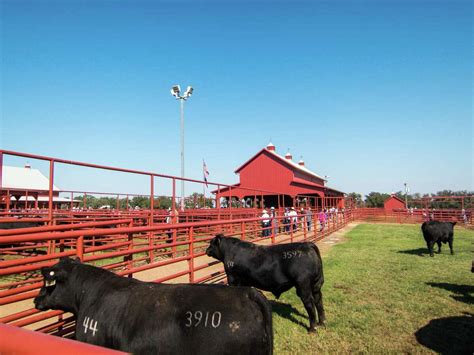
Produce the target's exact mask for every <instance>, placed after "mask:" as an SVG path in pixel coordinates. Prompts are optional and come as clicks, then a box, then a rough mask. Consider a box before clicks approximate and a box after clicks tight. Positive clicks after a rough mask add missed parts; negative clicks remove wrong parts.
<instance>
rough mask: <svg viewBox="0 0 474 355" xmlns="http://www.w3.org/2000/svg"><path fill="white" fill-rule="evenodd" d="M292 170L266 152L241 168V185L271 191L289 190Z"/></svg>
mask: <svg viewBox="0 0 474 355" xmlns="http://www.w3.org/2000/svg"><path fill="white" fill-rule="evenodd" d="M292 179H293V173H292V171H291V170H290V169H289V168H287V167H285V166H283V165H282V164H281V162H279V161H278V158H276V157H272V156H271V153H266V152H264V153H263V154H260V155H259V156H258V157H256V158H255V159H254V160H253V161H251V162H250V163H249V164H248V165H247V166H245V167H244V168H243V169H242V170H240V185H241V186H245V187H251V188H258V189H263V190H269V191H288V186H289V184H290V182H291V180H292ZM288 193H289V191H288Z"/></svg>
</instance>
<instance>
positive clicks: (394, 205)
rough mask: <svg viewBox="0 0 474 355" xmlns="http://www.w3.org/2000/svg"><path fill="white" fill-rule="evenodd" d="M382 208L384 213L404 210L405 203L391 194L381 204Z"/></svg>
mask: <svg viewBox="0 0 474 355" xmlns="http://www.w3.org/2000/svg"><path fill="white" fill-rule="evenodd" d="M383 208H384V209H385V210H386V211H392V210H398V209H405V201H403V200H402V199H401V198H398V197H397V196H396V195H394V194H392V196H390V197H389V198H388V199H386V200H385V202H384V203H383Z"/></svg>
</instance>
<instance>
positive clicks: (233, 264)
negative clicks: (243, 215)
mask: <svg viewBox="0 0 474 355" xmlns="http://www.w3.org/2000/svg"><path fill="white" fill-rule="evenodd" d="M206 254H207V255H208V256H211V257H213V258H216V259H217V260H220V261H222V262H223V263H224V268H225V272H226V274H227V280H228V282H229V285H235V286H254V287H257V288H259V289H261V290H265V291H270V292H272V293H273V294H274V295H275V297H277V298H279V297H280V295H281V294H282V293H283V292H285V291H288V290H289V289H291V288H292V287H295V288H296V293H297V294H298V296H299V297H300V298H301V301H302V302H303V304H304V306H305V309H306V312H308V316H309V332H314V331H316V328H315V327H316V312H315V308H316V309H317V312H318V318H319V323H318V325H321V326H324V322H325V320H326V316H325V313H324V307H323V295H322V293H321V287H322V286H323V282H324V276H323V263H322V259H321V255H320V253H319V249H318V247H317V246H316V245H315V244H313V243H289V244H278V245H271V246H264V245H256V244H254V243H249V242H245V241H241V240H239V239H237V238H231V237H224V236H223V235H222V234H218V235H217V236H216V237H214V238H213V239H212V240H211V242H210V245H209V247H208V248H207V250H206Z"/></svg>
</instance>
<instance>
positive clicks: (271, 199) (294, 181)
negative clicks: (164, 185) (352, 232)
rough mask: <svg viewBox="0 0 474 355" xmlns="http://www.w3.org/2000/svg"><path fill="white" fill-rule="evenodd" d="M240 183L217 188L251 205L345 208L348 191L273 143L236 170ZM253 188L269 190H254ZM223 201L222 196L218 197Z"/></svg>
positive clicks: (226, 196)
mask: <svg viewBox="0 0 474 355" xmlns="http://www.w3.org/2000/svg"><path fill="white" fill-rule="evenodd" d="M235 173H236V174H239V177H240V182H239V183H238V184H235V185H233V187H231V188H224V189H220V190H219V191H217V190H216V191H214V193H216V194H217V197H224V198H226V199H229V198H234V199H236V200H239V201H242V200H243V201H245V204H246V205H247V206H249V205H251V206H255V207H257V206H259V207H263V206H265V207H270V206H275V207H277V206H278V207H285V206H298V205H300V204H305V205H306V204H307V205H311V206H314V207H322V206H323V198H326V205H328V206H336V207H340V208H341V207H343V206H344V202H343V201H344V193H343V192H341V191H338V190H335V189H332V188H330V187H327V186H325V183H326V182H327V181H326V180H325V179H324V178H323V177H321V176H319V175H318V174H316V173H314V172H313V171H311V170H309V169H308V168H306V166H305V163H304V161H303V160H300V161H299V162H298V163H296V162H294V161H293V160H292V156H291V154H290V153H287V154H286V155H285V156H284V157H283V156H281V155H279V154H278V153H276V149H275V146H274V145H273V144H271V143H270V144H269V145H268V146H267V147H266V148H263V149H262V150H260V151H259V152H258V153H257V154H255V155H254V156H253V157H252V158H250V159H249V160H248V161H246V162H245V163H244V164H243V165H241V166H240V167H239V168H237V169H236V170H235ZM251 189H255V190H264V191H269V192H267V193H261V192H252V191H251ZM218 200H219V199H218Z"/></svg>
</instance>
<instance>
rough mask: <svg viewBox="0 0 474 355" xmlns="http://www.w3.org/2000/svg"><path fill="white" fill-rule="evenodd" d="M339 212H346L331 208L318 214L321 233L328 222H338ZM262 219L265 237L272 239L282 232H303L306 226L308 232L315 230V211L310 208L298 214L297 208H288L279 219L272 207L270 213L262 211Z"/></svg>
mask: <svg viewBox="0 0 474 355" xmlns="http://www.w3.org/2000/svg"><path fill="white" fill-rule="evenodd" d="M339 212H344V211H343V210H341V211H339V210H338V209H337V208H336V207H331V208H329V209H326V208H325V209H322V210H321V211H320V212H318V213H317V214H316V217H317V220H318V222H319V231H320V232H323V231H324V230H325V229H326V226H327V223H328V222H333V223H334V222H337V220H338V218H339V215H340V213H339ZM261 218H262V220H261V225H262V236H263V237H270V236H271V235H272V234H273V235H277V234H278V233H280V232H283V233H290V232H297V231H298V230H303V229H304V228H305V226H306V230H307V231H308V232H309V231H311V229H312V228H313V211H312V210H311V208H310V207H306V208H301V209H300V211H299V212H297V210H296V208H295V207H291V208H289V207H287V208H285V211H284V213H283V218H278V215H277V212H276V210H275V207H271V208H270V210H269V211H267V209H264V210H263V211H262V215H261ZM279 221H280V223H281V226H280V225H279Z"/></svg>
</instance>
